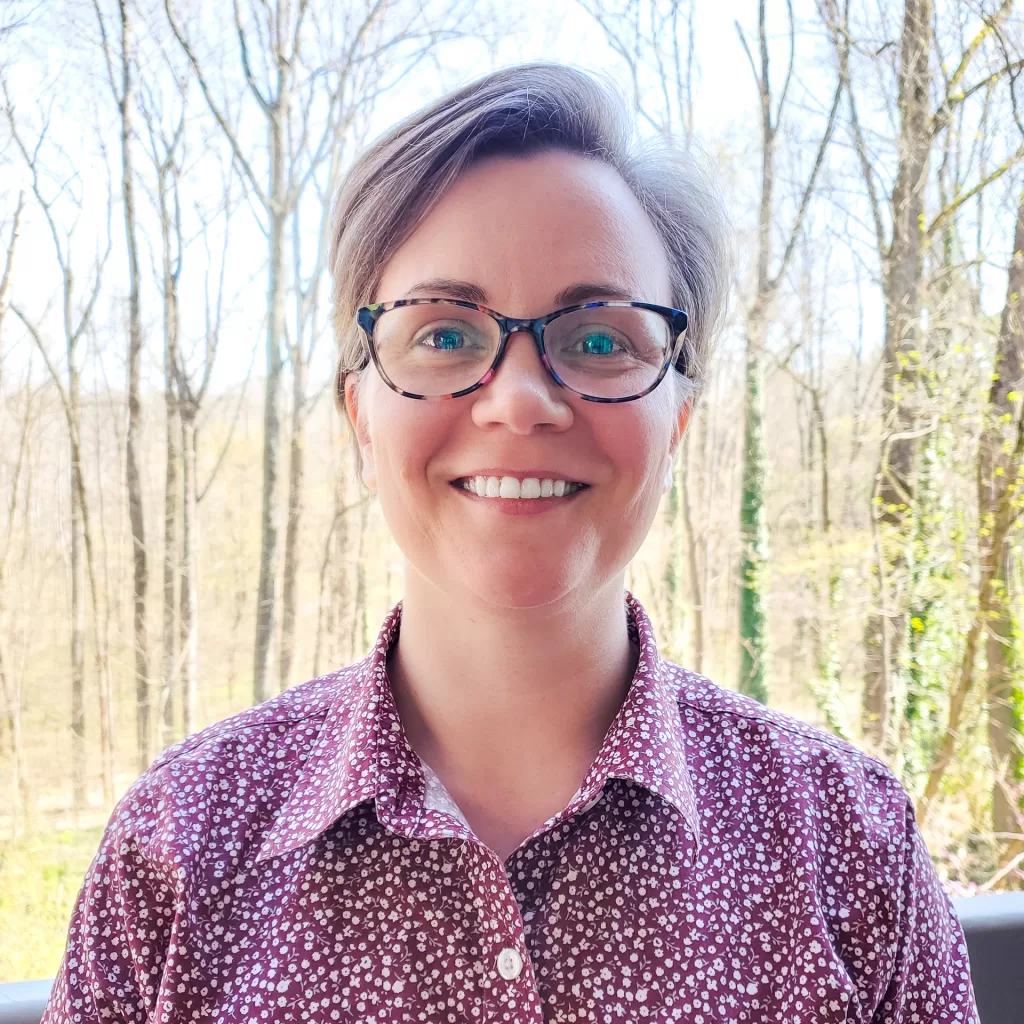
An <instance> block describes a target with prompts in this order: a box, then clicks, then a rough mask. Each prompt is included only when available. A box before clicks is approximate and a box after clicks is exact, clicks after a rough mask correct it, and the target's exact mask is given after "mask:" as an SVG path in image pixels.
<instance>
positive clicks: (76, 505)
mask: <svg viewBox="0 0 1024 1024" xmlns="http://www.w3.org/2000/svg"><path fill="white" fill-rule="evenodd" d="M71 376H72V380H71V387H70V388H69V397H70V398H71V402H72V406H71V411H72V413H73V415H74V417H75V419H76V420H77V419H78V415H79V412H78V410H79V404H78V402H79V400H78V381H77V375H76V374H74V372H72V375H71ZM77 458H78V447H77V445H73V446H72V465H71V467H70V474H71V481H70V484H71V804H72V808H73V811H74V817H75V824H76V827H77V824H78V815H79V813H80V812H81V811H82V810H84V809H85V806H86V803H87V801H88V789H87V783H86V753H85V601H86V595H85V528H84V522H83V518H82V503H81V496H80V495H79V491H78V472H79V469H80V467H79V466H77V465H75V462H74V460H75V459H77Z"/></svg>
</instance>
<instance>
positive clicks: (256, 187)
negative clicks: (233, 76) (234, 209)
mask: <svg viewBox="0 0 1024 1024" xmlns="http://www.w3.org/2000/svg"><path fill="white" fill-rule="evenodd" d="M164 10H165V11H166V12H167V20H168V21H169V22H170V25H171V31H172V32H173V33H174V38H175V39H177V40H178V45H179V46H180V47H181V48H182V50H183V51H184V52H185V56H186V57H187V58H188V62H189V64H190V65H191V66H192V70H193V71H194V72H195V76H196V79H197V80H198V82H199V88H200V89H202V91H203V96H204V97H205V98H206V104H207V106H208V107H209V108H210V113H211V114H213V116H214V119H215V120H216V122H217V124H218V125H220V128H221V131H223V132H224V135H225V137H226V138H227V140H228V144H229V145H230V146H231V150H232V152H233V153H234V154H235V159H236V160H237V161H238V163H239V165H240V166H241V168H242V170H243V171H244V172H245V176H246V178H247V179H248V181H249V184H250V185H251V186H252V191H253V192H254V193H255V194H256V196H257V198H258V199H259V201H260V204H261V205H262V206H263V208H264V209H265V210H269V209H270V200H269V198H268V197H267V195H266V192H265V191H264V190H263V189H262V188H261V187H260V183H259V179H258V178H257V177H256V173H255V171H253V169H252V167H251V166H250V165H249V161H248V160H246V158H245V154H244V153H243V152H242V147H241V146H240V145H239V143H238V139H237V137H236V136H235V133H234V131H233V130H232V129H231V127H230V125H229V124H228V122H227V118H225V117H224V115H223V114H222V113H221V112H220V109H219V108H218V106H217V104H216V103H215V102H214V100H213V96H212V95H210V87H209V85H208V84H207V82H206V75H205V74H203V69H202V68H201V67H200V66H199V61H198V59H197V58H196V55H195V52H194V51H193V49H192V47H191V46H190V45H189V43H188V41H187V40H186V39H185V36H184V34H183V33H182V31H181V28H180V26H179V25H178V21H177V19H176V18H175V17H174V13H173V11H172V10H171V0H164Z"/></svg>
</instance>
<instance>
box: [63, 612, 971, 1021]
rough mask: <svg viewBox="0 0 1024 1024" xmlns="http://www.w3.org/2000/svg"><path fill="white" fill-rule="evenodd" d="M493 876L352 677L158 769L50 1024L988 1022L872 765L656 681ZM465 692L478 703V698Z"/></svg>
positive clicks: (893, 801)
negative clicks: (553, 811) (566, 797)
mask: <svg viewBox="0 0 1024 1024" xmlns="http://www.w3.org/2000/svg"><path fill="white" fill-rule="evenodd" d="M626 604H627V612H628V622H629V628H630V631H631V634H632V636H633V639H634V641H635V642H636V643H637V644H638V646H639V649H640V660H639V664H638V667H637V671H636V675H635V678H634V679H633V681H632V685H631V687H630V689H629V692H628V695H627V697H626V700H625V702H624V704H623V706H622V708H621V709H620V711H619V713H618V716H617V717H616V719H615V721H614V722H613V723H612V725H611V727H610V729H609V731H608V734H607V736H606V738H605V741H604V744H603V745H602V747H601V750H600V752H599V754H598V756H597V758H596V760H595V761H594V763H593V765H592V766H591V767H590V770H589V771H588V773H587V776H586V778H585V779H584V781H583V784H582V786H581V787H580V789H579V791H578V792H577V794H576V796H575V797H574V798H573V799H572V800H571V801H570V802H569V805H568V806H567V807H566V808H565V809H564V810H563V811H561V812H560V813H559V814H557V815H555V816H554V817H553V818H551V819H550V820H549V821H547V822H545V823H544V824H543V825H542V826H541V827H540V828H538V829H537V831H536V832H535V833H534V834H533V835H532V836H530V837H529V838H528V839H527V840H525V841H524V842H523V843H522V844H521V845H520V846H519V848H518V849H517V850H515V852H513V853H512V854H511V855H510V856H509V857H508V858H507V859H506V860H505V861H504V862H502V861H501V859H500V858H499V857H498V856H496V855H495V854H494V853H493V852H492V851H491V850H490V849H489V848H487V847H486V846H484V845H483V844H482V843H481V842H480V841H479V840H478V839H476V837H475V836H474V835H473V833H472V831H471V830H470V829H469V828H468V826H467V825H466V823H465V820H464V819H463V818H462V815H461V814H460V813H459V811H458V808H457V807H455V806H454V804H453V803H452V801H451V798H450V797H449V796H448V795H447V793H445V791H444V787H443V786H442V785H441V784H440V781H439V780H438V779H437V777H436V776H435V775H434V774H433V773H432V772H430V771H429V770H425V767H424V765H423V764H422V762H421V761H420V760H419V758H418V757H417V756H416V754H415V752H414V751H413V750H412V748H411V747H410V746H409V744H408V742H407V740H406V738H405V734H404V732H403V730H402V726H401V724H400V722H399V719H398V716H397V713H396V711H395V706H394V703H393V701H392V697H391V691H390V687H389V685H388V680H387V675H386V655H387V651H388V648H389V647H390V646H391V644H392V642H393V641H394V640H395V638H396V636H397V635H398V628H399V620H400V612H401V606H400V605H399V606H398V607H397V608H396V609H395V610H394V611H392V612H391V614H390V615H389V616H388V618H387V620H386V621H385V623H384V626H383V629H382V630H381V633H380V635H379V637H378V639H377V643H376V646H375V647H374V650H373V652H372V653H371V654H370V655H369V656H368V657H367V658H366V659H365V660H364V661H362V662H360V663H359V664H357V665H353V666H350V667H349V668H346V669H342V670H341V671H340V672H337V673H335V674H333V675H329V676H325V677H324V678H322V679H315V680H313V681H311V682H309V683H306V684H304V685H302V686H298V687H295V688H294V689H292V690H289V691H288V692H286V693H284V694H282V695H281V696H280V697H277V698H275V699H274V700H271V701H269V702H267V703H266V704H263V705H261V706H260V707H257V708H253V709H252V710H251V711H247V712H245V713H243V714H241V715H237V716H235V717H234V718H231V719H228V720H227V721H226V722H222V723H221V724H220V725H216V726H213V727H212V728H210V729H207V730H205V731H204V732H201V733H199V734H197V735H195V736H193V737H191V738H189V739H188V740H186V741H185V742H184V743H181V744H179V745H178V746H177V747H174V748H172V749H171V750H168V751H167V752H166V753H165V754H164V755H163V756H161V757H160V758H159V760H158V761H157V762H156V763H155V764H154V765H153V766H152V767H151V768H150V769H149V770H148V771H147V772H146V773H145V774H144V775H143V776H142V778H140V779H139V780H138V782H136V783H135V785H134V786H132V788H131V789H130V790H129V792H128V793H127V795H126V796H125V797H124V799H123V800H122V801H121V803H120V804H119V806H118V808H117V810H116V811H115V812H114V815H113V817H112V819H111V822H110V825H109V827H108V828H107V831H106V834H105V836H104V838H103V842H102V845H101V847H100V851H99V853H98V855H97V857H96V860H95V861H94V863H93V865H92V867H91V869H90V871H89V874H88V876H87V878H86V880H85V885H84V887H83V889H82V892H81V895H80V896H79V899H78V903H77V906H76V908H75V912H74V916H73V918H72V921H71V929H70V935H69V938H68V948H67V952H66V954H65V957H64V962H63V965H62V967H61V970H60V975H59V977H58V978H57V981H56V984H55V987H54V989H53V994H52V996H51V999H50V1004H49V1007H48V1009H47V1013H46V1015H45V1017H44V1020H45V1021H48V1022H57V1021H83V1022H84V1021H88V1022H92V1021H174V1022H179V1021H224V1022H242V1021H246V1022H250V1021H251V1022H270V1021H275V1022H276V1021H312V1022H314V1024H320V1022H323V1024H327V1022H342V1024H345V1022H360V1024H369V1022H381V1021H388V1022H392V1021H393V1022H399V1021H405V1022H410V1024H411V1022H429V1024H448V1022H460V1024H461V1022H476V1021H479V1022H487V1024H494V1022H499V1021H507V1022H515V1024H527V1022H536V1024H540V1022H541V1021H552V1022H553V1021H559V1022H579V1021H596V1022H601V1024H604V1022H622V1024H625V1022H633V1021H657V1022H667V1021H684V1022H692V1024H714V1022H720V1021H748V1022H751V1024H767V1022H783V1021H785V1022H792V1024H826V1022H828V1024H840V1022H860V1024H868V1022H897V1021H898V1022H906V1024H911V1022H913V1024H930V1022H940V1021H941V1022H949V1024H953V1022H956V1024H960V1022H964V1021H975V1020H976V1019H977V1018H976V1011H975V1009H974V998H973V995H972V992H971V982H970V976H969V973H968V965H967V952H966V947H965V945H964V940H963V934H962V932H961V929H960V926H959V924H958V922H957V920H956V918H955V916H954V913H953V910H952V907H951V905H950V902H949V900H948V899H947V897H946V895H945V893H944V892H943V890H942V888H941V886H940V884H939V881H938V879H937V877H936V875H935V871H934V869H933V867H932V864H931V862H930V860H929V858H928V854H927V852H926V850H925V847H924V844H923V843H922V841H921V837H920V835H919V833H918V831H917V828H916V826H915V824H914V815H913V813H912V810H911V808H910V806H909V803H908V800H907V797H906V794H905V793H904V792H903V790H902V789H901V788H900V785H899V784H898V783H897V782H896V780H895V779H894V778H893V777H892V775H891V774H890V773H889V771H888V770H887V769H886V768H885V767H884V766H883V765H882V764H880V763H879V762H877V761H875V760H872V759H871V758H869V757H867V756H865V755H864V754H862V753H860V752H858V751H857V750H855V749H854V748H853V747H851V746H849V745H848V744H846V743H843V742H841V741H840V740H837V739H835V738H834V737H832V736H829V735H826V734H824V733H821V732H818V731H817V730H815V729H812V728H810V727H809V726H806V725H803V724H801V723H800V722H797V721H794V720H793V719H790V718H787V717H786V716H784V715H781V714H778V713H777V712H774V711H770V710H767V709H765V708H763V707H761V706H760V705H758V704H756V703H754V702H753V701H750V700H747V699H745V698H743V697H740V696H738V695H737V694H734V693H731V692H728V691H726V690H721V689H719V688H718V687H717V686H715V685H714V684H713V683H711V682H709V681H708V680H707V679H704V678H703V677H701V676H698V675H695V674H694V673H692V672H688V671H686V670H685V669H681V668H679V667H678V666H676V665H672V664H669V663H667V662H665V661H662V660H661V659H660V658H659V656H658V653H657V649H656V647H655V643H654V638H653V635H652V632H651V626H650V622H649V621H648V619H647V616H646V615H645V614H644V611H643V609H642V608H641V607H640V605H639V604H638V603H637V602H636V601H635V600H634V599H633V598H632V597H631V596H629V595H627V597H626ZM466 685H467V686H468V685H472V683H471V682H467V683H466Z"/></svg>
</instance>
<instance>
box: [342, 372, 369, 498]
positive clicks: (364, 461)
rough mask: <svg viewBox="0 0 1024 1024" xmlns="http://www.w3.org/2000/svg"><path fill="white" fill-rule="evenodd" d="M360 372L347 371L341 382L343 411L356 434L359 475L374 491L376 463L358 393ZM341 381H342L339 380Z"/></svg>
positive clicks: (364, 412) (360, 396)
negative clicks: (343, 401)
mask: <svg viewBox="0 0 1024 1024" xmlns="http://www.w3.org/2000/svg"><path fill="white" fill-rule="evenodd" d="M360 376H361V375H360V374H358V373H354V372H353V373H348V374H346V375H345V380H344V382H343V384H342V386H343V388H344V393H345V412H346V413H348V421H349V423H350V424H351V425H352V429H353V431H355V435H356V445H357V447H358V448H359V464H360V475H361V476H362V478H363V483H364V484H365V485H366V487H367V488H368V489H369V490H371V491H375V490H376V489H377V464H376V462H375V461H374V458H373V445H372V444H371V443H370V431H369V424H368V423H367V419H366V410H365V409H364V407H363V404H362V395H360V393H359V381H360ZM339 383H342V382H339Z"/></svg>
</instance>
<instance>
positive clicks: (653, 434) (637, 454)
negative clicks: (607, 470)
mask: <svg viewBox="0 0 1024 1024" xmlns="http://www.w3.org/2000/svg"><path fill="white" fill-rule="evenodd" d="M635 404H636V405H637V406H638V408H637V409H635V410H630V414H629V416H628V417H622V418H621V420H619V421H617V422H616V421H612V422H609V423H608V424H607V425H606V428H605V430H604V431H603V433H604V435H605V450H606V451H607V452H608V453H609V455H610V456H611V458H612V461H613V462H614V463H615V465H616V468H617V469H618V472H619V475H620V477H621V479H622V482H623V486H624V487H626V488H628V489H629V490H630V491H631V493H632V499H633V501H635V502H641V503H642V502H644V501H645V500H646V498H647V497H648V495H647V491H648V489H649V487H650V486H653V485H655V484H658V485H660V483H661V481H662V479H663V478H664V473H665V458H666V456H667V454H668V450H669V441H670V440H671V427H670V426H669V425H667V416H666V415H665V412H664V410H661V409H658V408H656V407H653V406H651V407H646V408H645V407H643V406H641V405H640V403H639V402H638V403H635Z"/></svg>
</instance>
